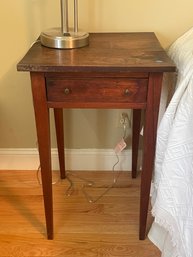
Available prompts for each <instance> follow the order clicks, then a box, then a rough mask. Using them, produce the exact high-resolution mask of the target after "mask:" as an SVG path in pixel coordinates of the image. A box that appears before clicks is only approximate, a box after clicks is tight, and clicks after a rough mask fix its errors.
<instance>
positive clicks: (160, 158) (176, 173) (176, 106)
mask: <svg viewBox="0 0 193 257" xmlns="http://www.w3.org/2000/svg"><path fill="white" fill-rule="evenodd" d="M168 54H169V56H170V57H171V58H172V59H173V60H174V62H175V64H176V66H177V68H178V80H177V86H176V91H175V93H174V96H173V97H172V99H171V102H170V104H169V106H168V108H167V110H166V112H165V114H164V116H163V118H162V120H161V122H160V125H159V128H158V134H157V145H156V157H155V172H154V180H153V183H152V198H151V202H152V214H153V216H154V217H155V220H154V222H153V224H152V227H151V229H150V232H149V234H148V237H149V238H150V240H151V241H152V242H153V243H154V244H155V245H157V246H158V247H159V249H160V250H161V251H162V257H193V28H192V29H190V30H189V31H188V32H187V33H185V34H184V35H183V36H182V37H180V38H179V39H177V40H176V42H174V44H173V45H172V46H171V47H170V49H169V51H168Z"/></svg>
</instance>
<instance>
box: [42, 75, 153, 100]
mask: <svg viewBox="0 0 193 257" xmlns="http://www.w3.org/2000/svg"><path fill="white" fill-rule="evenodd" d="M147 84H148V81H147V79H127V78H120V79H119V78H116V79H113V78H112V79H111V78H105V79H103V78H92V79H85V78H84V79H71V78H68V79H50V78H47V81H46V85H47V100H48V101H50V102H76V103H84V102H87V103H88V102H98V103H100V102H101V103H102V102H106V103H117V102H118V103H127V102H128V103H132V102H135V103H144V102H146V98H147Z"/></svg>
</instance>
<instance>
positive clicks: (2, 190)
mask: <svg viewBox="0 0 193 257" xmlns="http://www.w3.org/2000/svg"><path fill="white" fill-rule="evenodd" d="M75 174H78V175H80V176H81V177H83V178H89V179H91V180H94V181H95V182H96V187H97V188H95V189H89V194H91V195H92V197H97V196H99V195H100V194H101V193H103V192H104V190H105V187H106V186H107V185H108V184H109V183H111V182H110V181H112V173H111V172H86V171H84V172H76V173H75ZM53 180H54V181H56V182H57V183H56V184H54V185H53V191H54V212H55V213H54V218H55V219H54V226H55V237H54V240H47V239H46V233H45V221H44V209H43V199H42V190H41V186H40V185H39V184H38V181H37V177H36V171H0V203H1V205H0V257H11V256H13V257H31V256H44V257H87V256H88V257H142V256H143V257H159V256H160V252H159V250H158V249H157V248H156V247H155V246H154V245H153V244H152V243H151V242H150V241H149V240H148V238H147V239H146V240H144V241H139V240H138V220H139V218H138V213H139V184H140V178H139V177H138V178H137V179H131V174H130V173H128V172H123V173H121V174H120V177H119V180H118V182H117V184H116V188H112V189H111V190H110V191H108V193H107V194H106V195H104V196H103V197H102V198H101V199H99V200H98V201H97V202H96V203H89V202H88V201H87V200H86V198H85V196H84V194H83V192H82V185H83V183H84V182H83V181H81V180H80V179H77V178H75V177H73V181H74V182H75V189H74V191H73V193H72V195H71V196H66V194H65V193H66V190H67V188H68V186H69V183H68V181H67V180H64V181H62V182H61V181H58V172H54V174H53ZM103 185H104V186H103ZM87 190H88V189H87Z"/></svg>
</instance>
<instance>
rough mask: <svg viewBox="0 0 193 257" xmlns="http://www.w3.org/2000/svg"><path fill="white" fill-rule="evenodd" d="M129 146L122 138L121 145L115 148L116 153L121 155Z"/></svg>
mask: <svg viewBox="0 0 193 257" xmlns="http://www.w3.org/2000/svg"><path fill="white" fill-rule="evenodd" d="M126 146H127V144H126V143H125V141H124V139H123V138H122V139H121V140H120V141H119V143H118V144H117V145H116V146H115V149H114V151H115V153H120V152H122V151H123V149H125V147H126Z"/></svg>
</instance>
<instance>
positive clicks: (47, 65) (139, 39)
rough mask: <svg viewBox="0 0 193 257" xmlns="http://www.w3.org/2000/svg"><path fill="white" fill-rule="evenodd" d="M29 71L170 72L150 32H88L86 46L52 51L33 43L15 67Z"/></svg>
mask: <svg viewBox="0 0 193 257" xmlns="http://www.w3.org/2000/svg"><path fill="white" fill-rule="evenodd" d="M17 70H18V71H29V72H173V71H175V64H174V63H173V62H172V60H171V59H170V58H169V57H168V56H167V53H166V52H165V50H164V49H163V48H162V47H161V45H160V43H159V41H158V39H157V37H156V36H155V34H154V33H153V32H136V33H90V35H89V45H88V46H86V47H83V48H77V49H53V48H48V47H44V46H42V45H41V43H40V42H39V41H37V42H35V43H34V44H33V45H32V47H31V48H30V49H29V51H28V52H27V54H26V55H25V56H24V58H23V59H22V60H21V61H20V62H19V63H18V65H17Z"/></svg>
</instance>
